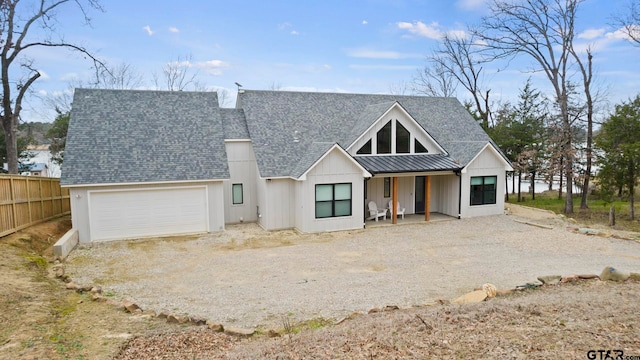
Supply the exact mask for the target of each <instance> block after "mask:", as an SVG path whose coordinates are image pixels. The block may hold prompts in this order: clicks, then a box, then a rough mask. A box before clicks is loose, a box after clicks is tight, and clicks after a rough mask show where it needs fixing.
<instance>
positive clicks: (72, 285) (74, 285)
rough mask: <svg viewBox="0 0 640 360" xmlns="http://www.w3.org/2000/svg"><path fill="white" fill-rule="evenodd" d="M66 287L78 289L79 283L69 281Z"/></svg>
mask: <svg viewBox="0 0 640 360" xmlns="http://www.w3.org/2000/svg"><path fill="white" fill-rule="evenodd" d="M64 287H65V288H66V289H67V290H78V284H76V283H74V282H73V281H72V282H70V283H67V284H66V285H65V286H64Z"/></svg>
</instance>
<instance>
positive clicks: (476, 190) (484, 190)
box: [471, 176, 498, 205]
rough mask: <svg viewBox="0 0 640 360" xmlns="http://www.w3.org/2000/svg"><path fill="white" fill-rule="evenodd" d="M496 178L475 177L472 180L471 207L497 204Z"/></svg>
mask: <svg viewBox="0 0 640 360" xmlns="http://www.w3.org/2000/svg"><path fill="white" fill-rule="evenodd" d="M497 183H498V178H497V177H496V176H474V177H472V178H471V205H485V204H495V203H496V196H497V195H496V193H497V191H496V185H497Z"/></svg>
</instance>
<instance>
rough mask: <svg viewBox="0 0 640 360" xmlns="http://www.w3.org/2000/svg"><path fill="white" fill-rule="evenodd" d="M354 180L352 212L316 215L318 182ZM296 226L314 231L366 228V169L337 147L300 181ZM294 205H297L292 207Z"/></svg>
mask: <svg viewBox="0 0 640 360" xmlns="http://www.w3.org/2000/svg"><path fill="white" fill-rule="evenodd" d="M338 183H351V216H340V217H333V218H323V219H316V214H315V212H316V207H315V206H316V205H315V196H316V195H315V193H316V190H315V187H316V184H338ZM296 195H297V197H298V198H297V199H296V200H297V201H296V208H295V209H296V211H295V213H296V221H295V224H296V228H297V229H298V230H300V231H302V232H307V233H314V232H323V231H337V230H350V229H362V228H363V225H364V207H363V204H364V178H363V173H362V169H361V168H360V167H359V166H357V165H356V164H355V163H354V161H353V160H351V159H349V158H348V157H347V156H345V154H344V153H342V152H341V151H340V150H338V149H336V148H334V149H333V150H332V151H331V152H329V153H328V154H327V155H326V156H325V157H324V158H323V159H322V160H321V161H320V162H318V163H317V164H316V165H315V166H314V167H313V169H311V170H310V171H309V172H308V173H307V177H306V180H304V181H298V182H297V183H296ZM292 209H293V207H292Z"/></svg>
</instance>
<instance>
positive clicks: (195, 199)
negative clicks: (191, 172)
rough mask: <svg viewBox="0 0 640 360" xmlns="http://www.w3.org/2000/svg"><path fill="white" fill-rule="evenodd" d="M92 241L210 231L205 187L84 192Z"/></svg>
mask: <svg viewBox="0 0 640 360" xmlns="http://www.w3.org/2000/svg"><path fill="white" fill-rule="evenodd" d="M87 197H88V205H89V206H88V208H89V221H90V233H91V239H92V240H93V241H100V240H112V239H125V238H140V237H149V236H160V235H167V234H188V233H201V232H208V231H209V223H208V218H209V216H208V209H209V206H208V203H207V202H208V196H207V187H206V186H180V187H165V188H157V187H154V188H142V189H141V188H136V189H127V190H94V191H89V192H88V193H87Z"/></svg>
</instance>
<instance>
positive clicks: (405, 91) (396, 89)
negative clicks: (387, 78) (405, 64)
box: [389, 80, 412, 95]
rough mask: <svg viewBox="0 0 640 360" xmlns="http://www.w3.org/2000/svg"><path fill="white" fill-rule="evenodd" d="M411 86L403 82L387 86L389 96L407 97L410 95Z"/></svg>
mask: <svg viewBox="0 0 640 360" xmlns="http://www.w3.org/2000/svg"><path fill="white" fill-rule="evenodd" d="M411 90H412V86H411V84H409V83H407V82H406V81H404V80H401V81H398V82H395V83H392V84H391V85H389V94H392V95H409V94H411Z"/></svg>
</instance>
